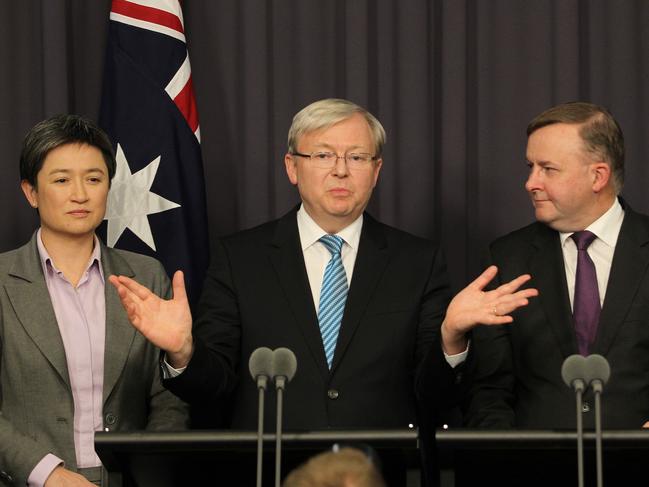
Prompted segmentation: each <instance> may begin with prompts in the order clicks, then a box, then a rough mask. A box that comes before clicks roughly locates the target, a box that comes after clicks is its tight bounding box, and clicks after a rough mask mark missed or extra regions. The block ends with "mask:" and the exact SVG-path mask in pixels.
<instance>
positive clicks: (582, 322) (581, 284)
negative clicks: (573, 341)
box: [571, 230, 601, 356]
mask: <svg viewBox="0 0 649 487" xmlns="http://www.w3.org/2000/svg"><path fill="white" fill-rule="evenodd" d="M571 238H572V239H573V240H574V241H575V244H576V245H577V275H576V276H575V298H574V303H573V306H572V317H573V319H574V321H575V332H576V334H577V346H578V347H579V353H580V354H581V355H584V356H586V355H588V352H589V348H590V346H591V345H592V344H593V342H594V341H595V335H596V334H597V325H598V324H599V313H600V311H601V305H600V304H599V289H598V287H597V273H596V272H595V264H593V261H592V260H591V259H590V256H589V255H588V252H587V251H586V249H587V248H588V246H589V245H590V244H591V243H592V242H593V240H595V239H596V238H597V235H595V234H594V233H592V232H589V231H587V230H584V231H583V232H575V233H573V234H572V235H571Z"/></svg>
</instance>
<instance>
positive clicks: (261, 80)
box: [0, 0, 649, 286]
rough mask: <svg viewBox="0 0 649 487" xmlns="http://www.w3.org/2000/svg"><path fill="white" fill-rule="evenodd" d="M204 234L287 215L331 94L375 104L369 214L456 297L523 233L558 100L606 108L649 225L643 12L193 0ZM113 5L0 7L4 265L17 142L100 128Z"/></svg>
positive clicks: (68, 0)
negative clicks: (498, 240) (548, 114)
mask: <svg viewBox="0 0 649 487" xmlns="http://www.w3.org/2000/svg"><path fill="white" fill-rule="evenodd" d="M184 3H185V5H184V10H185V29H186V31H187V35H188V45H189V49H190V57H191V62H192V70H193V75H194V82H195V90H196V95H197V98H198V108H199V115H200V121H201V132H202V139H203V145H202V147H203V156H204V165H205V178H206V186H207V197H208V206H209V208H208V211H209V221H210V235H211V237H212V239H214V238H215V237H216V236H218V235H221V234H225V233H229V232H232V231H235V230H237V229H241V228H245V227H249V226H252V225H255V224H257V223H260V222H262V221H265V220H267V219H270V218H273V217H276V216H279V215H281V214H282V213H284V212H285V211H287V210H288V209H289V208H290V207H291V206H292V205H293V204H295V202H296V201H297V197H296V192H295V190H294V188H293V187H292V186H290V185H289V184H288V181H287V179H286V176H285V174H284V170H283V163H282V157H283V154H284V151H285V139H286V132H287V129H288V126H289V124H290V120H291V117H292V115H293V114H294V113H295V112H296V111H297V110H298V109H300V108H301V107H303V106H304V105H306V104H308V103H310V102H311V101H314V100H316V99H319V98H324V97H331V96H336V97H344V98H349V99H351V100H354V101H356V102H357V103H359V104H362V105H364V106H366V107H368V108H369V109H370V110H371V111H372V112H373V113H374V114H375V115H377V116H378V117H379V119H381V120H382V122H383V123H384V125H385V127H386V129H387V132H388V145H387V148H386V153H385V157H384V166H383V171H382V174H381V180H380V182H379V186H378V188H377V190H376V192H375V195H374V197H373V201H372V203H371V206H370V210H371V211H372V213H373V214H374V215H375V216H377V217H378V218H380V219H382V220H384V221H386V222H388V223H390V224H393V225H396V226H398V227H402V228H404V229H407V230H409V231H411V232H414V233H416V234H419V235H423V236H427V237H431V238H435V239H438V240H440V241H441V242H442V243H443V245H444V247H445V248H446V252H447V255H448V260H449V266H450V269H451V274H452V276H453V283H454V285H455V286H459V285H461V284H463V283H465V282H466V281H467V280H468V279H469V278H470V277H472V276H473V275H475V274H476V273H477V272H478V271H479V269H480V267H481V255H482V253H483V251H484V248H485V246H486V244H487V243H488V241H490V240H491V239H492V238H494V237H495V236H497V235H499V234H502V233H505V232H508V231H510V230H512V229H514V228H517V227H519V226H522V225H524V224H526V223H527V222H529V221H530V220H531V218H532V216H533V215H532V212H531V209H530V204H529V202H528V200H527V196H526V195H525V193H524V191H523V187H522V185H523V182H524V179H525V177H526V167H525V159H524V150H525V142H526V140H525V135H524V129H525V126H526V124H527V122H528V121H529V119H530V118H531V117H533V116H534V115H535V114H537V113H538V112H539V111H541V110H542V109H544V108H546V107H548V106H550V105H553V104H556V103H558V102H563V101H568V100H576V99H582V100H591V101H594V102H596V103H600V104H603V105H606V106H608V107H609V108H610V109H611V110H612V111H613V113H614V114H615V115H616V116H617V118H618V119H619V120H620V122H621V124H622V126H623V128H624V132H625V136H626V141H627V184H626V186H625V189H624V195H625V196H626V197H627V199H628V200H629V201H630V203H631V204H632V206H634V207H635V208H636V209H639V210H642V211H647V210H649V197H647V195H646V193H647V188H648V187H649V170H648V166H647V164H646V157H647V154H649V138H648V137H647V128H648V127H647V125H648V116H649V110H648V109H649V79H648V76H647V75H648V70H649V2H647V1H644V0H635V1H633V0H609V1H605V0H592V1H587V0H482V1H480V0H446V1H442V0H430V1H428V0H274V1H273V0H185V2H184ZM109 9H110V0H22V1H20V2H15V1H14V2H12V1H8V0H7V1H5V0H2V1H0V63H1V68H0V113H1V116H0V153H1V154H2V159H1V160H0V170H1V171H2V172H1V174H2V177H1V178H0V202H1V204H2V206H1V208H2V210H1V211H0V228H2V229H3V231H2V233H1V234H0V250H6V249H10V248H12V247H15V246H18V245H19V244H21V243H23V242H25V241H26V240H27V238H28V237H29V235H30V234H31V232H32V231H33V229H34V227H35V225H36V218H35V215H34V214H33V212H32V211H31V209H30V208H29V207H28V205H27V204H26V203H25V202H24V201H23V197H22V195H21V194H20V192H19V187H18V152H19V147H20V142H21V138H22V136H23V135H24V133H25V131H26V130H27V129H28V128H29V127H30V126H31V125H33V124H34V123H35V122H37V121H38V120H40V119H42V118H44V117H46V116H49V115H52V114H54V113H59V112H78V113H81V114H85V115H88V116H90V117H92V118H96V116H97V113H98V109H99V96H100V91H101V79H102V69H103V56H104V46H105V36H106V32H107V23H108V11H109Z"/></svg>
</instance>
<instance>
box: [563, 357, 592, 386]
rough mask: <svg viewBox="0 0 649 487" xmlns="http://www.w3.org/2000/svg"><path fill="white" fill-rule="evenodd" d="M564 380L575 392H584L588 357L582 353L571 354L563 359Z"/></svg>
mask: <svg viewBox="0 0 649 487" xmlns="http://www.w3.org/2000/svg"><path fill="white" fill-rule="evenodd" d="M561 377H562V378H563V382H565V383H566V385H567V386H568V387H570V388H572V389H573V390H574V391H575V392H584V390H585V389H586V385H587V383H586V381H585V377H586V358H585V357H583V356H581V355H571V356H570V357H568V358H567V359H565V360H564V361H563V365H562V366H561Z"/></svg>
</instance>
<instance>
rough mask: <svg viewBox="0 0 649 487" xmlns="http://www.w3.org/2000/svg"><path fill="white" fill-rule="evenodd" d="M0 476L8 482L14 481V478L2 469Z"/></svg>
mask: <svg viewBox="0 0 649 487" xmlns="http://www.w3.org/2000/svg"><path fill="white" fill-rule="evenodd" d="M0 478H3V479H5V480H6V481H7V482H8V483H10V484H13V483H14V478H13V477H12V476H11V475H9V474H8V473H7V472H5V471H4V470H0Z"/></svg>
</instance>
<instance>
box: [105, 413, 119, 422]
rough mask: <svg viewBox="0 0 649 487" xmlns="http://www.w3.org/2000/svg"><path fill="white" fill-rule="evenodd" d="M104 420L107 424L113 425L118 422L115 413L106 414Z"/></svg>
mask: <svg viewBox="0 0 649 487" xmlns="http://www.w3.org/2000/svg"><path fill="white" fill-rule="evenodd" d="M104 420H105V422H106V424H108V425H113V424H115V423H116V422H117V416H115V415H114V414H113V413H106V416H105V417H104Z"/></svg>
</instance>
